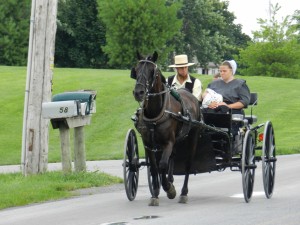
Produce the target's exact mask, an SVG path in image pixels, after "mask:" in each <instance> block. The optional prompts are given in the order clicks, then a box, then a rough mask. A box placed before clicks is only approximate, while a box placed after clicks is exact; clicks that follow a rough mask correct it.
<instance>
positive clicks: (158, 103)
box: [131, 52, 201, 206]
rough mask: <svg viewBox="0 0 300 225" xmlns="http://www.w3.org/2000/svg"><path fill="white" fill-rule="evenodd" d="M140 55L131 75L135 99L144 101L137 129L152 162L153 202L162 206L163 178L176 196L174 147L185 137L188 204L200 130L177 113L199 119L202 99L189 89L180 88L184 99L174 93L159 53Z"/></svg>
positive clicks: (167, 189) (170, 193)
mask: <svg viewBox="0 0 300 225" xmlns="http://www.w3.org/2000/svg"><path fill="white" fill-rule="evenodd" d="M137 58H138V60H139V63H138V64H137V66H136V67H135V68H133V70H132V73H131V77H132V78H134V79H136V84H135V88H134V91H133V95H134V97H135V100H136V101H138V102H140V103H141V109H140V110H139V111H138V122H137V123H136V128H137V130H138V131H139V132H140V134H141V136H142V140H143V144H144V147H145V153H146V157H148V158H149V162H150V171H151V177H152V185H153V193H152V198H151V199H150V203H149V205H150V206H157V205H159V200H158V195H159V191H160V179H161V184H162V187H163V189H164V191H165V192H166V193H167V196H168V198H169V199H174V198H175V196H176V190H175V187H174V185H173V181H174V179H173V168H174V161H173V159H172V158H173V156H174V154H175V151H176V149H175V148H174V146H175V143H176V140H178V138H181V139H182V138H183V137H185V138H186V140H187V141H186V143H187V145H186V146H185V148H186V149H185V150H184V151H186V154H187V156H188V157H187V159H188V160H186V162H185V169H184V170H185V172H184V173H185V179H184V184H183V187H182V190H181V195H180V199H179V202H180V203H186V202H187V194H188V180H189V174H190V173H189V172H190V168H191V164H192V159H193V157H194V155H195V151H196V147H197V138H198V137H197V136H198V129H197V127H193V126H190V125H186V123H185V122H184V121H182V120H179V119H177V118H176V116H174V115H178V116H180V115H182V116H186V117H188V118H190V119H191V120H198V121H199V120H200V118H201V113H200V108H199V103H198V100H197V99H196V98H195V97H194V96H193V95H192V94H191V93H190V92H188V91H187V90H185V89H180V90H178V93H179V96H180V100H178V98H177V99H176V98H175V97H174V96H173V95H172V94H170V89H169V88H168V87H167V86H166V80H165V78H164V76H163V75H162V74H161V72H160V70H159V69H158V67H157V65H156V63H155V62H156V60H157V58H158V54H157V52H154V54H153V55H152V56H148V57H142V56H141V55H140V54H139V53H138V54H137ZM178 93H177V94H178ZM177 97H178V96H177ZM175 166H176V165H175ZM167 174H168V175H167ZM160 177H161V178H160Z"/></svg>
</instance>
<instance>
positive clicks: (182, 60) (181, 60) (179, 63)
mask: <svg viewBox="0 0 300 225" xmlns="http://www.w3.org/2000/svg"><path fill="white" fill-rule="evenodd" d="M174 61H175V64H174V65H170V66H169V67H186V66H191V65H194V64H195V63H189V62H188V57H187V55H176V56H175V57H174Z"/></svg>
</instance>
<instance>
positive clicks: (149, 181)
mask: <svg viewBox="0 0 300 225" xmlns="http://www.w3.org/2000/svg"><path fill="white" fill-rule="evenodd" d="M146 164H147V176H148V185H149V190H150V193H151V196H154V189H153V182H154V181H153V178H152V176H151V165H150V162H149V157H148V155H147V153H146ZM156 182H158V184H159V190H160V187H161V176H160V174H159V175H158V179H157V181H156Z"/></svg>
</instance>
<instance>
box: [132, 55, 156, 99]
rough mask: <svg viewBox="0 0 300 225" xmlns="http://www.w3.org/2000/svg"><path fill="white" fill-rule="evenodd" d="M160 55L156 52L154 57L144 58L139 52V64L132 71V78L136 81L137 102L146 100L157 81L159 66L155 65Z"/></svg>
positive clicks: (135, 95) (135, 94) (135, 93)
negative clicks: (147, 94)
mask: <svg viewBox="0 0 300 225" xmlns="http://www.w3.org/2000/svg"><path fill="white" fill-rule="evenodd" d="M157 57H158V54H157V52H154V53H153V55H152V56H147V57H142V56H141V55H140V54H139V53H138V52H137V59H138V60H139V63H138V64H137V66H136V67H135V68H133V69H132V70H131V78H134V79H136V84H135V88H134V90H133V95H134V98H135V100H136V101H138V102H141V101H143V100H144V98H145V96H146V93H149V91H150V90H151V88H152V87H153V85H154V83H155V80H156V72H157V65H156V64H155V62H156V60H157Z"/></svg>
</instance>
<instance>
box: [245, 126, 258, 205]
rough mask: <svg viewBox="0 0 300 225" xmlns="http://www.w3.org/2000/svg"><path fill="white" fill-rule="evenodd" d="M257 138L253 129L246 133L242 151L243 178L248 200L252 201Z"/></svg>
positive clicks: (246, 199)
mask: <svg viewBox="0 0 300 225" xmlns="http://www.w3.org/2000/svg"><path fill="white" fill-rule="evenodd" d="M255 169H256V165H255V140H254V137H253V134H252V131H251V130H248V131H247V132H246V134H245V138H244V144H243V153H242V180H243V192H244V199H245V201H246V202H250V200H251V197H252V193H253V186H254V178H255Z"/></svg>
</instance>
